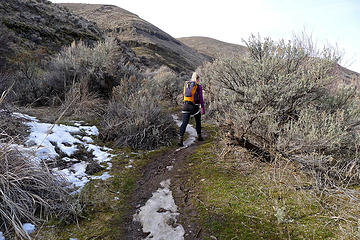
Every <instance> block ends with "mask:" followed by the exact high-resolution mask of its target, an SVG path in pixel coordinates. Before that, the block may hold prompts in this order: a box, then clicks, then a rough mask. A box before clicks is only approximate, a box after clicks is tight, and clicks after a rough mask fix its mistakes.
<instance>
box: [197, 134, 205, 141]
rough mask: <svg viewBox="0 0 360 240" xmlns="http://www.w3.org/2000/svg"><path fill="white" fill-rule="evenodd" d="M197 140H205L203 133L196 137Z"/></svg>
mask: <svg viewBox="0 0 360 240" xmlns="http://www.w3.org/2000/svg"><path fill="white" fill-rule="evenodd" d="M196 141H204V138H203V137H202V136H201V134H199V135H198V136H197V137H196Z"/></svg>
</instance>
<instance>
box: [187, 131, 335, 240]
mask: <svg viewBox="0 0 360 240" xmlns="http://www.w3.org/2000/svg"><path fill="white" fill-rule="evenodd" d="M204 128H205V129H206V128H207V129H208V131H210V132H212V134H210V136H209V138H210V139H208V140H207V142H206V143H205V144H203V145H202V146H201V147H200V148H198V149H197V150H196V152H195V153H194V154H193V155H192V156H191V158H190V163H189V167H190V168H191V169H190V171H191V172H192V173H193V175H192V177H191V180H190V181H189V182H188V186H187V188H191V189H195V192H196V195H198V196H199V199H193V200H192V201H193V202H194V204H196V206H197V208H198V211H199V213H200V221H201V223H202V225H203V226H204V227H205V228H206V229H207V232H209V233H210V234H211V235H213V236H216V237H217V238H218V239H334V238H335V236H336V232H335V231H334V228H335V226H334V224H329V222H328V220H329V218H326V217H325V216H326V213H325V212H324V210H323V208H322V207H321V206H320V204H319V203H317V202H316V201H315V200H314V198H313V197H312V195H311V194H309V195H307V196H306V197H304V196H303V195H301V194H303V193H301V194H300V192H297V191H295V190H293V189H292V188H291V189H290V188H286V187H285V186H284V187H281V186H280V187H274V186H272V183H271V182H269V181H266V178H264V171H266V170H264V169H263V168H262V167H257V168H251V169H250V170H246V171H245V170H243V169H239V164H241V159H236V161H233V162H232V160H233V159H226V158H225V159H224V160H223V161H220V160H219V158H218V156H217V155H215V153H214V149H216V148H221V146H219V145H216V144H215V143H214V142H215V141H212V138H213V137H214V135H215V133H216V131H215V128H214V126H212V125H205V126H204ZM300 198H301V200H299V199H300ZM281 207H283V209H285V216H284V218H283V219H282V221H280V222H279V219H278V217H276V213H277V209H279V208H281ZM319 216H323V217H319ZM205 239H206V238H205ZM208 239H210V238H208Z"/></svg>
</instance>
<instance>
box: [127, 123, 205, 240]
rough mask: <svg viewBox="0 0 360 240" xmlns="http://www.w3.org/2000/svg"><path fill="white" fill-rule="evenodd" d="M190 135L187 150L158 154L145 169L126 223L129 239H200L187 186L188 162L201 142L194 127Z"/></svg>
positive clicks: (198, 227)
mask: <svg viewBox="0 0 360 240" xmlns="http://www.w3.org/2000/svg"><path fill="white" fill-rule="evenodd" d="M174 118H175V120H176V117H175V116H174ZM176 121H177V120H176ZM177 124H178V125H179V124H180V121H177ZM187 132H188V133H189V137H188V138H187V140H186V141H185V142H184V147H181V148H177V149H172V150H169V151H167V152H164V153H161V154H158V155H157V156H154V159H153V161H151V163H149V164H148V165H147V166H146V167H144V169H143V174H142V177H141V179H139V180H138V181H137V186H136V189H135V193H134V195H133V196H132V200H131V204H132V205H131V209H129V214H128V216H127V219H126V221H125V223H126V226H127V228H126V239H128V240H134V239H139V240H140V239H152V240H161V239H163V240H170V239H171V240H181V239H185V240H187V239H201V227H200V225H199V223H198V222H197V221H193V220H194V217H195V218H196V216H197V214H196V210H195V207H194V206H192V205H191V203H190V201H188V200H189V196H188V195H189V189H185V188H184V185H185V182H186V180H187V177H186V176H187V175H188V174H189V172H188V171H187V167H186V166H187V164H186V162H187V159H188V157H189V156H191V154H192V153H193V152H194V151H195V150H196V149H197V148H198V147H199V146H200V145H201V144H202V142H196V141H195V136H196V131H195V129H194V128H193V127H192V126H191V125H188V127H187ZM205 137H206V135H205Z"/></svg>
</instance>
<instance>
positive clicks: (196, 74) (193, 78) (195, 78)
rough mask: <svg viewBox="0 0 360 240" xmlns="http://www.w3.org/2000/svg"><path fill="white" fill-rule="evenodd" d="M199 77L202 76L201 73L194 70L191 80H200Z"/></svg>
mask: <svg viewBox="0 0 360 240" xmlns="http://www.w3.org/2000/svg"><path fill="white" fill-rule="evenodd" d="M199 78H200V76H199V74H198V73H197V72H193V74H192V76H191V81H194V82H195V81H197V82H198V81H199Z"/></svg>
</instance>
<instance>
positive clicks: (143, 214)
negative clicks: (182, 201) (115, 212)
mask: <svg viewBox="0 0 360 240" xmlns="http://www.w3.org/2000/svg"><path fill="white" fill-rule="evenodd" d="M172 117H173V119H174V121H175V122H176V124H177V125H178V126H181V124H182V122H181V121H180V120H178V117H177V116H176V115H173V116H172ZM186 132H187V133H189V135H190V136H189V137H188V138H187V139H186V141H184V146H183V147H180V148H178V149H176V151H180V150H182V149H184V148H187V147H188V146H190V145H191V144H193V143H194V142H195V137H196V136H197V133H196V130H195V128H194V127H193V126H192V125H190V124H188V126H187V127H186ZM173 161H175V159H173ZM166 168H167V169H168V171H171V170H172V169H173V166H172V165H170V166H167V167H166ZM160 185H161V188H159V189H158V190H157V191H156V192H154V193H153V194H152V197H151V198H150V199H149V200H148V201H147V202H146V203H145V205H144V206H143V207H141V208H140V209H139V210H138V212H137V213H136V214H134V216H133V220H134V221H137V222H140V223H141V224H142V226H143V228H142V230H143V232H144V233H148V232H149V233H150V234H149V235H148V236H147V237H146V238H145V240H148V239H152V240H167V239H171V240H183V239H184V234H185V230H184V228H183V226H181V225H180V224H177V223H176V222H177V220H176V217H177V216H178V215H179V213H178V212H177V206H176V204H175V201H174V198H173V196H172V192H171V191H170V179H168V180H166V181H163V182H161V183H160Z"/></svg>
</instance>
